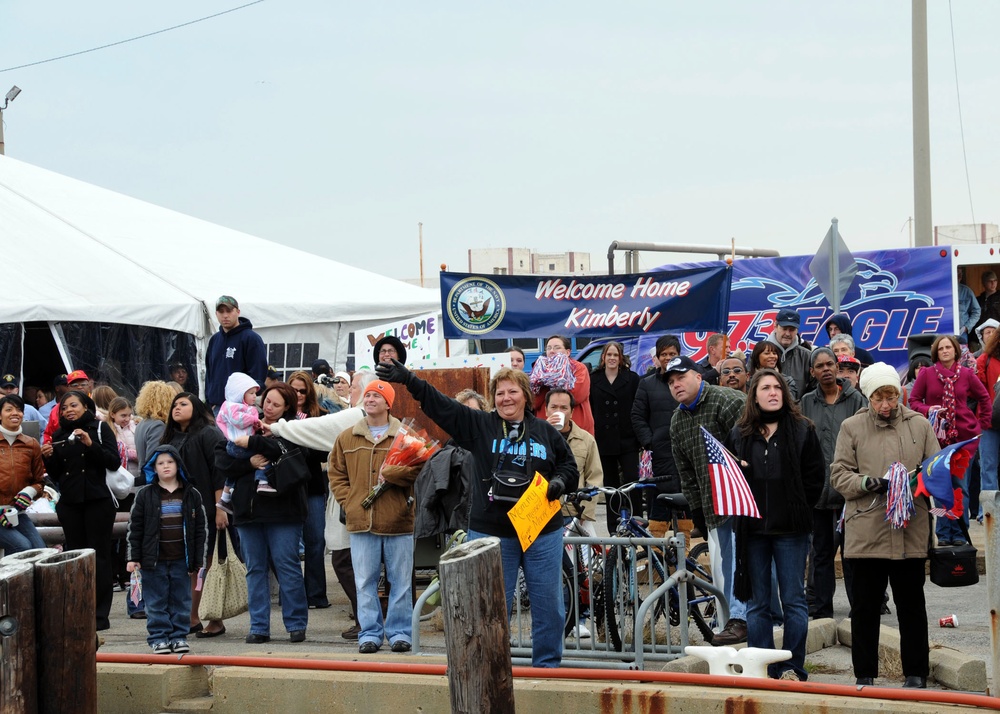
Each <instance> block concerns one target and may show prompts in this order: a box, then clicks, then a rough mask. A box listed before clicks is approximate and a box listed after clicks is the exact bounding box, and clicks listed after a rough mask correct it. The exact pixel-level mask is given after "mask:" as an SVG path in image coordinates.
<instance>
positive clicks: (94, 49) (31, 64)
mask: <svg viewBox="0 0 1000 714" xmlns="http://www.w3.org/2000/svg"><path fill="white" fill-rule="evenodd" d="M262 2H264V0H254V1H253V2H248V3H247V4H246V5H240V6H239V7H234V8H230V9H229V10H223V11H222V12H217V13H215V14H214V15H206V16H205V17H199V18H198V19H197V20H191V21H190V22H182V23H181V24H180V25H174V26H173V27H165V28H163V29H162V30H156V31H155V32H147V33H146V34H145V35H138V36H136V37H130V38H128V39H127V40H119V41H118V42H111V43H109V44H107V45H101V46H100V47H91V48H90V49H89V50H80V51H79V52H70V53H69V54H67V55H59V56H58V57H50V58H49V59H43V60H38V61H37V62H29V63H27V64H19V65H17V66H16V67H6V68H4V69H0V73H3V72H12V71H13V70H15V69H24V68H25V67H35V66H36V65H40V64H47V63H48V62H57V61H58V60H64V59H68V58H70V57H78V56H79V55H85V54H87V53H89V52H97V51H98V50H106V49H107V48H109V47H117V46H118V45H124V44H125V43H127V42H135V41H136V40H144V39H146V38H147V37H153V36H154V35H162V34H163V33H164V32H170V31H171V30H177V29H179V28H181V27H187V26H188V25H195V24H197V23H199V22H204V21H205V20H211V19H213V18H216V17H220V16H222V15H228V14H229V13H231V12H236V11H237V10H242V9H244V8H247V7H250V6H251V5H259V4H260V3H262Z"/></svg>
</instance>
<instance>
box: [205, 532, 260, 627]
mask: <svg viewBox="0 0 1000 714" xmlns="http://www.w3.org/2000/svg"><path fill="white" fill-rule="evenodd" d="M223 538H225V539H226V540H225V543H226V557H225V559H223V557H222V553H221V551H222V543H223V540H222V539H223ZM216 549H217V554H216V558H215V562H214V563H212V567H211V568H209V569H208V572H207V573H206V574H205V584H204V586H203V587H202V591H201V606H200V607H199V608H198V616H199V617H200V618H201V619H202V620H228V619H229V618H231V617H236V616H237V615H242V614H243V613H244V612H246V611H247V610H248V609H249V605H248V600H249V597H248V593H247V569H246V566H244V565H243V563H241V562H240V561H239V559H238V558H237V557H236V553H235V551H234V550H233V541H232V540H230V538H229V530H228V529H226V528H223V529H222V530H221V531H219V534H218V536H217V538H216Z"/></svg>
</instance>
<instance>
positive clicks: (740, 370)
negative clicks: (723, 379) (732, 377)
mask: <svg viewBox="0 0 1000 714" xmlns="http://www.w3.org/2000/svg"><path fill="white" fill-rule="evenodd" d="M744 372H746V370H745V369H743V368H742V367H726V368H725V369H724V370H722V372H721V373H722V374H743V373H744Z"/></svg>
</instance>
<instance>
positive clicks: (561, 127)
mask: <svg viewBox="0 0 1000 714" xmlns="http://www.w3.org/2000/svg"><path fill="white" fill-rule="evenodd" d="M239 4H240V1H239V0H231V1H230V2H222V1H220V0H198V1H197V2H193V1H191V0H175V1H174V2H172V3H137V2H134V1H130V2H124V1H122V0H115V1H110V0H108V1H105V2H100V3H96V4H95V3H80V2H78V1H77V0H46V2H38V0H30V1H29V0H5V1H4V2H3V3H0V26H2V27H3V28H4V40H3V42H2V43H0V69H3V68H6V67H12V66H16V65H21V64H26V63H29V62H34V61H37V60H42V59H46V58H49V57H53V56H57V55H63V54H67V53H71V52H75V51H79V50H84V49H88V48H90V47H95V46H98V45H103V44H107V43H110V42H116V41H119V40H123V39H127V38H129V37H132V36H136V35H141V34H145V33H148V32H152V31H155V30H159V29H162V28H165V27H169V26H172V25H176V24H179V23H182V22H187V21H190V20H194V19H196V18H199V17H202V16H205V15H209V14H212V13H215V12H220V11H223V10H227V9H229V8H232V7H235V6H238V5H239ZM928 4H929V6H930V8H929V10H928V24H929V26H930V38H929V55H930V96H931V159H932V172H933V178H932V180H933V188H932V191H933V217H934V223H935V224H938V225H941V224H958V223H972V222H973V213H972V211H973V209H974V211H975V216H974V218H975V221H976V222H980V223H996V222H998V221H1000V207H998V196H1000V141H998V139H997V126H998V124H1000V101H998V97H1000V72H998V71H997V70H998V68H1000V42H998V40H997V27H1000V2H996V1H995V0H961V1H956V2H955V3H954V5H953V13H954V32H955V41H956V43H957V56H958V78H959V84H958V88H959V89H960V91H961V99H962V111H963V115H964V128H965V140H966V146H967V151H968V170H969V176H970V179H971V185H972V199H973V205H972V206H971V207H970V201H969V192H968V189H967V185H966V178H965V164H964V161H963V155H962V145H961V133H960V124H959V116H958V102H957V99H956V82H955V70H954V65H953V60H952V42H951V30H950V24H949V6H948V4H947V3H946V2H943V1H940V0H930V2H929V3H928ZM910 27H911V25H910V3H909V2H905V1H904V0H896V1H895V2H871V1H870V0H864V1H855V2H836V3H815V2H801V1H794V2H793V1H787V2H760V3H747V2H742V1H740V2H738V1H735V0H734V1H732V2H697V3H694V2H683V3H682V2H663V1H662V0H658V1H656V2H632V3H606V2H600V3H597V2H585V1H581V0H576V1H574V2H568V1H564V2H549V3H538V2H504V3H499V2H493V3H486V2H469V1H468V0H465V1H463V2H457V1H455V2H388V1H385V2H371V3H369V2H357V3H342V2H330V1H329V0H327V1H320V0H267V1H266V2H262V3H260V4H257V5H253V6H252V7H247V8H245V9H242V10H239V11H237V12H233V13H230V14H227V15H223V16H221V17H218V18H215V19H211V20H207V21H205V22H202V23H199V24H195V25H192V26H189V27H185V28H181V29H178V30H174V31H171V32H167V33H164V34H160V35H157V36H154V37H150V38H148V39H144V40H139V41H136V42H132V43H128V44H124V45H120V46H116V47H112V48H110V49H105V50H102V51H99V52H94V53H90V54H85V55H82V56H78V57H74V58H71V59H66V60H62V61H58V62H52V63H48V64H42V65H38V66H34V67H29V68H25V69H18V70H13V71H7V72H2V73H0V85H2V86H0V93H2V92H5V91H6V89H7V88H8V87H9V85H13V84H16V85H18V86H19V87H21V89H22V90H23V93H22V94H21V96H20V97H18V98H17V100H16V101H15V102H14V103H13V104H11V105H10V107H8V109H7V111H6V112H4V122H5V133H6V137H5V138H6V145H7V155H8V156H11V157H14V158H17V159H20V160H23V161H26V162H28V163H31V164H35V165H38V166H41V167H44V168H47V169H50V170H53V171H56V172H59V173H62V174H66V175H68V176H72V177H74V178H78V179H81V180H84V181H88V182H91V183H94V184H97V185H99V186H103V187H106V188H109V189H113V190H116V191H120V192H122V193H125V194H128V195H131V196H135V197H137V198H141V199H143V200H146V201H149V202H152V203H155V204H158V205H161V206H165V207H168V208H171V209H174V210H177V211H181V212H184V213H188V214H191V215H194V216H198V217H200V218H204V219H206V220H210V221H214V222H216V223H220V224H223V225H225V226H229V227H232V228H236V229H238V230H242V231H245V232H247V233H251V234H254V235H258V236H260V237H263V238H267V239H270V240H274V241H278V242H281V243H285V244H288V245H290V246H294V247H297V248H302V249H305V250H308V251H311V252H314V253H317V254H319V255H322V256H326V257H330V258H334V259H337V260H341V261H343V262H345V263H348V264H351V265H356V266H360V267H363V268H366V269H368V270H374V271H377V272H381V273H383V274H386V275H389V276H391V277H396V278H413V277H416V276H417V275H418V274H419V258H418V241H417V223H418V222H423V225H424V266H425V271H426V273H427V276H428V278H429V280H431V281H432V280H433V279H434V278H435V277H436V275H435V272H436V269H437V266H438V265H440V264H441V263H447V264H448V265H449V267H450V268H451V269H452V270H456V271H465V270H466V269H467V250H468V249H469V248H472V247H500V246H515V247H530V248H532V249H534V250H538V251H542V252H560V251H568V250H581V251H590V252H592V253H593V257H594V266H595V267H600V266H601V265H602V264H603V263H604V260H605V258H604V256H605V255H606V253H607V249H608V246H609V244H610V243H611V241H613V240H622V241H644V242H657V243H663V242H680V243H694V242H699V243H706V244H720V243H725V244H728V242H729V239H730V238H731V237H735V238H736V239H737V242H738V244H739V245H742V246H753V247H764V248H774V249H777V250H779V251H781V252H782V254H786V255H791V254H802V253H811V252H813V251H815V250H816V248H818V246H819V243H820V241H821V240H822V239H823V236H824V235H825V233H826V230H827V228H828V226H829V220H830V218H831V217H833V216H837V217H838V218H839V219H840V228H841V233H842V234H843V236H844V238H845V240H846V241H847V244H848V246H849V247H851V248H852V249H855V250H862V249H871V248H878V247H901V246H905V245H906V244H907V240H908V231H907V228H906V221H907V218H908V217H909V216H911V215H912V214H913V208H912V206H913V184H912V133H911V112H910V109H911V101H910V97H911V85H910V56H911V55H910ZM164 250H170V246H164ZM261 258H262V260H265V259H266V256H261ZM192 259H196V257H195V256H192ZM663 262H666V260H665V259H664V257H663V256H660V255H654V254H646V255H644V256H643V262H642V266H643V267H651V266H654V265H658V264H661V263H663ZM220 269H224V267H222V266H220ZM307 275H308V273H307ZM301 277H302V276H296V278H297V279H299V278H301ZM307 279H335V276H324V275H310V276H309V278H307Z"/></svg>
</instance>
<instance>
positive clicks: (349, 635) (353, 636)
mask: <svg viewBox="0 0 1000 714" xmlns="http://www.w3.org/2000/svg"><path fill="white" fill-rule="evenodd" d="M360 635H361V625H353V626H352V627H351V629H349V630H344V631H343V632H341V633H340V636H341V637H343V638H344V639H345V640H354V641H355V642H356V641H357V639H358V637H359V636H360Z"/></svg>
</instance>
